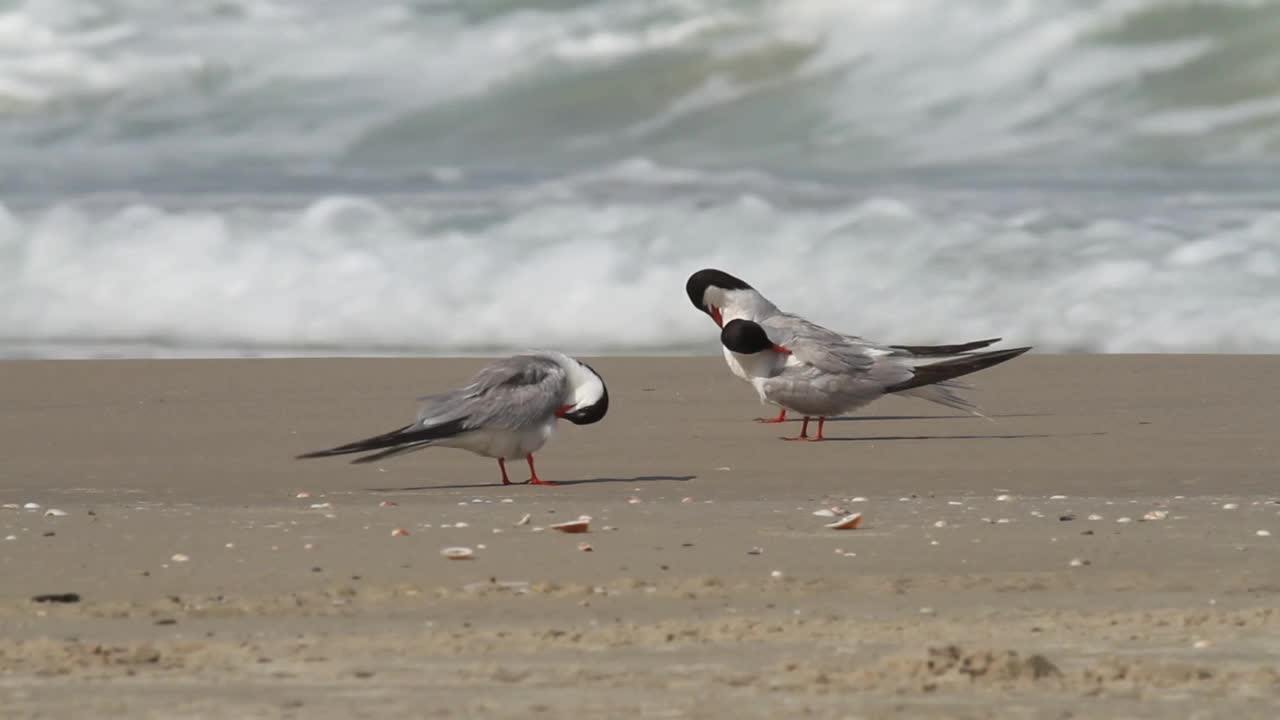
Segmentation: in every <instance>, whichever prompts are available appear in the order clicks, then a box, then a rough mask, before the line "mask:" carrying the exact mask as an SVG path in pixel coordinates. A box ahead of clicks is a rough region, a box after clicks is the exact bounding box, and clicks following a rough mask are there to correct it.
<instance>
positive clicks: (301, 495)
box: [294, 490, 311, 500]
mask: <svg viewBox="0 0 1280 720" xmlns="http://www.w3.org/2000/svg"><path fill="white" fill-rule="evenodd" d="M294 497H296V498H298V499H299V500H302V499H304V498H309V497H311V493H309V492H307V491H306V490H303V491H302V492H299V493H295V494H294Z"/></svg>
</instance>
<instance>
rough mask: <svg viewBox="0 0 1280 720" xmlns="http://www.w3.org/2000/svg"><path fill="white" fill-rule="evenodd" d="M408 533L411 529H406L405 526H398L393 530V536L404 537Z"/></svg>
mask: <svg viewBox="0 0 1280 720" xmlns="http://www.w3.org/2000/svg"><path fill="white" fill-rule="evenodd" d="M408 534H409V531H408V530H405V529H404V528H396V529H395V530H392V531H391V537H404V536H405V535H408Z"/></svg>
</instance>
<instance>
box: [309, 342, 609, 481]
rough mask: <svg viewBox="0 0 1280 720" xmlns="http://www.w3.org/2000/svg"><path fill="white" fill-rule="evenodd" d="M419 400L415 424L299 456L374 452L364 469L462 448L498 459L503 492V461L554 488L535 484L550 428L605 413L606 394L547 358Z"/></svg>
mask: <svg viewBox="0 0 1280 720" xmlns="http://www.w3.org/2000/svg"><path fill="white" fill-rule="evenodd" d="M419 400H420V401H421V402H422V406H421V408H420V409H419V410H418V418H417V420H415V421H414V422H413V423H410V424H409V425H405V426H404V427H402V428H400V429H398V430H392V431H391V432H388V433H384V434H382V435H375V436H374V437H371V438H366V439H364V440H357V441H355V442H352V443H347V444H346V445H339V446H338V447H335V448H330V449H328V450H319V451H316V452H309V453H305V454H303V455H299V456H298V457H299V458H315V457H329V456H332V455H349V454H353V453H363V452H372V453H373V454H371V455H365V456H364V457H360V458H357V459H356V460H353V461H352V462H353V463H367V462H374V461H376V460H382V459H384V458H388V457H391V456H393V455H400V454H403V453H408V452H412V451H414V450H421V449H423V448H428V447H451V448H461V449H463V450H469V451H471V452H473V453H475V454H477V455H483V456H485V457H491V458H497V460H498V468H499V469H500V470H501V471H502V484H503V485H510V484H511V480H510V479H508V478H507V466H506V461H507V460H508V459H511V458H521V457H523V458H525V459H526V460H527V461H528V463H529V483H531V484H533V485H555V484H556V483H554V482H549V481H547V480H543V479H541V478H539V477H538V471H537V470H535V469H534V466H533V454H534V453H535V452H537V451H538V450H540V449H541V448H542V446H543V445H545V444H546V443H547V440H549V439H550V438H551V435H552V433H553V432H554V431H555V426H556V421H558V420H560V419H561V418H563V419H565V420H568V421H569V422H571V423H574V424H575V425H590V424H592V423H597V422H600V420H601V419H603V418H604V416H605V413H607V412H608V411H609V390H608V388H606V387H605V384H604V380H603V379H602V378H601V377H600V374H599V373H597V372H596V371H595V370H593V369H592V368H591V366H589V365H587V364H586V363H584V362H582V361H580V360H577V359H574V358H572V357H569V356H568V355H565V354H564V353H559V352H553V351H536V352H530V353H527V354H522V355H515V356H513V357H509V358H505V359H502V360H499V361H497V362H495V363H493V364H491V365H489V366H488V367H485V368H484V369H482V370H481V371H480V372H478V373H476V375H475V376H474V377H473V378H472V379H471V381H470V382H469V383H467V384H466V385H465V386H463V387H461V388H458V389H457V390H450V391H448V392H444V393H441V394H439V395H430V396H427V397H423V398H419ZM375 451H376V452H375Z"/></svg>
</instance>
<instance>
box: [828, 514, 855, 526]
mask: <svg viewBox="0 0 1280 720" xmlns="http://www.w3.org/2000/svg"><path fill="white" fill-rule="evenodd" d="M861 522H862V513H853V514H852V515H845V516H844V517H842V518H840V519H839V520H837V521H835V522H833V523H827V524H826V525H825V527H829V528H831V529H832V530H853V529H855V528H857V527H858V525H859V523H861Z"/></svg>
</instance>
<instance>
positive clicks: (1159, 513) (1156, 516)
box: [1142, 510, 1169, 520]
mask: <svg viewBox="0 0 1280 720" xmlns="http://www.w3.org/2000/svg"><path fill="white" fill-rule="evenodd" d="M1167 517H1169V511H1168V510H1152V511H1151V512H1149V513H1147V514H1146V515H1143V516H1142V519H1143V520H1163V519H1165V518H1167Z"/></svg>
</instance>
